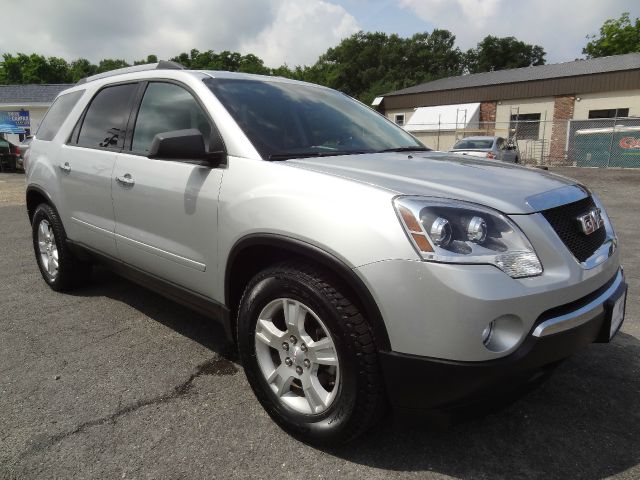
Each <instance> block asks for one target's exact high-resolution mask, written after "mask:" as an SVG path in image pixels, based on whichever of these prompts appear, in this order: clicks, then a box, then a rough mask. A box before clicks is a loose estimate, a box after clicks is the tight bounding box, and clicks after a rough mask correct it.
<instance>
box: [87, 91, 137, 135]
mask: <svg viewBox="0 0 640 480" xmlns="http://www.w3.org/2000/svg"><path fill="white" fill-rule="evenodd" d="M137 87H138V84H136V83H128V84H124V85H114V86H113V87H107V88H103V89H102V90H100V91H99V92H98V93H97V95H96V96H95V97H94V98H93V100H92V101H91V104H90V105H89V109H88V110H87V113H86V114H85V117H84V121H83V122H82V126H81V127H80V134H79V135H78V145H79V146H82V147H90V148H121V147H122V145H123V143H124V130H125V128H126V125H127V120H128V119H129V113H130V110H131V100H132V99H133V95H134V94H135V91H136V88H137Z"/></svg>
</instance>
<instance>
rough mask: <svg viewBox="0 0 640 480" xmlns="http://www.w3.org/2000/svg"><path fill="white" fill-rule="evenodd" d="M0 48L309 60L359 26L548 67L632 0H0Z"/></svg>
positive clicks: (573, 52) (72, 55)
mask: <svg viewBox="0 0 640 480" xmlns="http://www.w3.org/2000/svg"><path fill="white" fill-rule="evenodd" d="M2 4H3V8H2V12H3V15H2V17H3V22H2V24H3V25H2V28H1V29H0V53H16V52H22V53H39V54H43V55H46V56H58V57H63V58H65V59H67V60H73V59H76V58H80V57H84V58H88V59H89V60H91V61H93V62H97V61H99V60H100V59H102V58H122V59H124V60H127V61H129V62H133V61H134V60H138V59H143V58H146V56H147V55H149V54H155V55H157V56H158V57H159V58H164V59H167V58H170V57H173V56H176V55H178V54H179V53H181V52H188V51H190V50H191V49H192V48H197V49H198V50H201V51H204V50H214V51H222V50H231V51H239V52H241V53H243V54H246V53H254V54H256V55H258V56H259V57H261V58H262V59H263V60H264V61H265V63H266V64H267V65H268V66H272V67H276V66H279V65H282V64H287V65H289V66H290V67H292V66H296V65H311V64H313V63H314V62H315V60H316V59H317V58H318V56H319V55H320V54H322V53H324V52H325V51H326V50H327V48H329V47H332V46H335V45H337V44H338V43H339V42H340V40H341V39H343V38H345V37H348V36H349V35H351V34H353V33H355V32H357V31H359V30H364V31H382V32H385V33H388V34H391V33H397V34H399V35H400V36H403V37H408V36H411V35H413V34H414V33H418V32H425V31H427V32H430V31H432V30H433V29H434V28H444V29H448V30H450V31H452V32H453V34H454V35H455V36H456V38H457V45H458V46H459V47H460V48H461V49H463V50H466V49H468V48H471V47H474V46H475V45H476V44H477V43H478V42H479V41H480V40H482V39H483V38H484V37H485V36H486V35H495V36H500V37H502V36H515V37H516V38H518V39H520V40H523V41H525V42H527V43H533V44H536V45H541V46H542V47H543V48H544V49H545V51H546V52H547V57H546V59H547V63H556V62H563V61H570V60H574V59H576V58H581V57H582V47H583V46H584V45H585V43H586V40H585V37H586V36H587V35H589V34H596V33H597V32H598V30H599V28H600V26H601V25H602V23H603V22H604V21H605V20H606V19H608V18H617V17H619V16H620V14H621V13H622V12H625V11H626V12H630V13H631V17H632V18H635V17H640V1H638V0H100V1H91V0H56V1H52V0H29V2H23V1H19V0H2Z"/></svg>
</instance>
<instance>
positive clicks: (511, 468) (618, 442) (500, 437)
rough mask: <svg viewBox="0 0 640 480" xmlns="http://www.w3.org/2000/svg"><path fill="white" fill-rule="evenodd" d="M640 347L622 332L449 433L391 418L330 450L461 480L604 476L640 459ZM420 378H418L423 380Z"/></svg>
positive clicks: (370, 463)
mask: <svg viewBox="0 0 640 480" xmlns="http://www.w3.org/2000/svg"><path fill="white" fill-rule="evenodd" d="M639 372H640V341H638V340H637V339H636V338H635V337H633V336H631V335H627V334H624V333H619V334H618V335H617V337H616V338H615V339H614V341H613V342H612V343H611V344H606V345H602V344H595V345H591V346H589V347H588V348H587V349H586V350H583V351H582V352H580V353H578V354H577V355H575V356H574V357H572V358H570V359H568V360H567V361H566V362H564V363H563V364H562V365H560V367H559V368H558V369H557V370H556V371H555V373H554V375H552V376H551V378H550V379H549V380H547V381H546V382H545V383H543V384H542V385H541V386H540V387H539V388H538V389H536V390H534V391H532V392H530V393H529V394H528V395H526V396H524V397H523V398H521V399H520V400H518V401H516V402H515V403H514V404H512V405H511V406H510V407H508V408H505V409H503V410H501V411H497V412H495V413H492V414H488V415H484V416H481V417H480V418H476V419H475V420H472V421H467V422H464V423H460V424H457V425H456V426H454V427H451V428H450V429H449V430H446V431H434V429H433V428H432V429H431V430H429V429H428V427H425V426H422V425H421V426H415V425H414V426H413V427H411V426H410V425H407V422H406V420H405V419H403V421H402V422H398V421H393V420H392V419H391V420H388V421H386V422H384V423H383V424H382V425H381V426H380V427H379V428H378V429H377V431H376V432H372V434H369V435H365V436H364V437H363V438H362V439H361V440H356V441H355V442H354V443H353V444H350V445H347V446H346V447H345V448H342V449H340V450H339V451H332V452H331V453H332V454H333V455H336V456H338V457H340V458H343V459H345V460H349V461H352V462H356V463H359V464H364V465H368V466H371V467H375V468H382V469H391V470H395V471H414V472H415V471H431V472H437V473H441V474H446V475H450V476H453V477H456V478H463V479H467V478H491V479H495V478H504V479H507V478H508V479H514V478H518V479H520V478H563V479H574V478H575V479H578V478H581V479H584V478H604V477H607V476H610V475H614V474H616V473H621V472H624V471H625V470H627V469H629V468H631V467H634V466H636V465H637V464H638V463H640V410H639V409H638V407H639V406H640V376H639V375H638V373H639ZM416 381H420V379H416Z"/></svg>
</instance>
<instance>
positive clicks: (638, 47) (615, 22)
mask: <svg viewBox="0 0 640 480" xmlns="http://www.w3.org/2000/svg"><path fill="white" fill-rule="evenodd" d="M587 39H588V40H589V42H588V43H587V45H586V46H585V47H584V48H583V49H582V53H583V54H585V55H586V56H587V58H595V57H606V56H608V55H621V54H623V53H633V52H640V18H636V19H635V21H634V22H632V21H631V19H630V18H629V13H627V12H625V13H623V14H622V15H620V18H618V19H613V18H611V19H609V20H607V21H606V22H604V24H603V25H602V26H601V27H600V34H599V35H590V36H587Z"/></svg>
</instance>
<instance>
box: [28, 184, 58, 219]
mask: <svg viewBox="0 0 640 480" xmlns="http://www.w3.org/2000/svg"><path fill="white" fill-rule="evenodd" d="M41 203H47V204H49V205H50V206H51V208H54V209H55V210H56V212H57V211H58V209H57V208H56V206H55V204H54V203H53V200H52V199H51V197H50V196H49V194H48V193H47V192H46V191H45V190H44V189H43V188H42V187H39V186H38V185H29V186H28V187H27V193H26V204H27V215H28V216H29V222H31V221H32V220H33V214H34V213H35V211H36V208H38V205H40V204H41Z"/></svg>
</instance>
